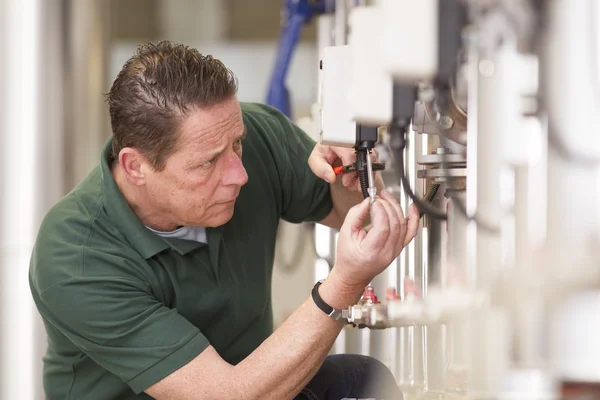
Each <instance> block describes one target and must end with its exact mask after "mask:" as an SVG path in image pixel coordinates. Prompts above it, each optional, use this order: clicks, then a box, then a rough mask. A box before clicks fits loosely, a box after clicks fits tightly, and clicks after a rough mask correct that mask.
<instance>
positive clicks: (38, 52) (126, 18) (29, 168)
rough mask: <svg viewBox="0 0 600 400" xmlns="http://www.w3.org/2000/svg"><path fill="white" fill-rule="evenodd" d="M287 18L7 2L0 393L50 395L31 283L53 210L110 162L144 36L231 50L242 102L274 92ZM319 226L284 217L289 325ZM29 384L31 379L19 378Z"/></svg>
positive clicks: (298, 63) (298, 59)
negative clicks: (103, 152)
mask: <svg viewBox="0 0 600 400" xmlns="http://www.w3.org/2000/svg"><path fill="white" fill-rule="evenodd" d="M281 22H282V14H281V2H280V1H278V0H253V1H247V0H0V38H1V40H0V43H2V44H3V46H2V47H3V50H2V52H0V94H1V96H0V121H1V125H0V126H1V127H2V128H1V132H2V135H1V136H0V146H1V147H0V149H1V152H2V166H1V167H0V171H1V174H0V191H1V193H2V196H1V199H0V206H1V207H0V210H1V212H2V214H1V217H0V218H1V219H0V221H2V224H1V226H2V231H1V232H2V233H1V237H0V289H1V295H2V297H1V298H0V323H1V325H0V399H7V400H8V399H16V397H14V396H15V395H17V394H18V398H19V399H23V400H29V399H41V398H43V393H42V391H41V379H40V378H41V366H42V363H41V357H42V355H43V353H44V349H45V333H44V328H43V325H42V323H41V320H40V319H39V317H38V314H37V311H36V310H35V308H34V305H33V302H32V300H31V295H30V292H29V287H28V284H27V272H28V264H29V257H30V253H31V247H32V245H33V240H34V239H35V234H36V232H37V227H38V226H39V223H40V221H41V218H42V217H43V216H44V214H45V212H46V211H47V210H48V209H49V208H50V207H51V206H52V205H53V204H54V203H55V202H56V201H58V199H59V198H60V197H61V196H63V195H64V194H65V193H67V192H68V191H69V190H70V189H71V188H73V187H74V186H75V185H76V184H77V183H78V182H79V181H80V180H81V179H82V178H83V177H85V176H86V174H87V173H88V172H89V171H90V170H91V169H92V168H93V167H94V166H95V165H96V164H97V163H98V161H99V154H100V149H101V146H102V144H103V143H104V142H105V140H106V139H107V138H108V136H109V135H110V125H109V120H108V111H107V107H106V104H105V103H104V97H103V93H106V92H108V90H109V88H110V85H111V83H112V81H113V80H114V78H115V77H116V75H117V73H118V72H119V70H120V68H121V66H122V65H123V64H124V63H125V61H127V59H128V58H129V57H131V56H132V55H133V54H134V52H135V50H136V46H138V45H139V44H142V43H146V42H149V41H158V40H162V39H168V40H172V41H176V42H180V43H184V44H187V45H189V46H192V47H196V48H197V49H198V50H199V51H200V52H201V53H203V54H211V55H213V56H214V57H216V58H218V59H220V60H222V61H223V62H224V63H225V64H226V65H227V66H228V67H229V68H230V69H232V70H233V72H234V73H235V74H236V75H237V77H238V78H239V99H240V100H241V101H255V102H265V99H266V96H267V89H268V83H269V78H270V74H271V71H272V69H273V65H274V62H275V54H276V47H277V41H278V36H279V33H280V28H281ZM315 35H316V29H315V27H314V23H311V24H309V25H307V26H306V27H305V28H304V29H303V31H302V34H301V37H300V42H299V45H298V47H297V48H296V51H295V53H294V56H293V60H292V64H291V66H290V72H289V75H290V79H288V88H289V90H290V93H291V100H292V101H291V109H292V116H293V118H294V119H296V120H297V119H300V118H301V117H303V116H306V115H309V112H310V107H311V104H312V103H313V102H314V101H315V100H316V97H317V65H318V64H317V60H318V55H317V52H316V43H315ZM312 240H313V229H311V228H310V227H307V226H303V225H300V226H294V225H291V224H284V225H282V227H281V232H280V240H279V242H278V243H279V244H278V246H279V247H278V254H277V261H276V264H277V265H276V266H275V271H276V272H275V276H274V280H273V306H274V314H275V315H274V316H275V322H276V324H277V325H279V324H280V323H281V322H282V321H283V320H284V319H285V318H286V317H287V316H288V315H289V314H290V313H291V312H293V311H294V310H295V308H296V307H297V306H298V305H299V304H300V302H301V301H302V300H303V299H305V298H306V296H307V295H308V293H309V292H308V291H309V289H310V288H311V287H312V285H313V284H314V276H315V275H314V261H315V258H316V255H315V250H314V244H313V241H312ZM16 382H19V383H16Z"/></svg>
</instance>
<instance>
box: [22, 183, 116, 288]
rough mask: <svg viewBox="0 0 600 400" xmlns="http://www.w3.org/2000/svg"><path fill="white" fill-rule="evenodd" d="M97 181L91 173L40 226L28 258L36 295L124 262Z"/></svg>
mask: <svg viewBox="0 0 600 400" xmlns="http://www.w3.org/2000/svg"><path fill="white" fill-rule="evenodd" d="M103 202H104V197H103V193H102V190H101V185H100V181H99V179H97V177H96V176H95V172H92V173H91V174H90V175H89V176H88V177H87V178H86V179H85V180H84V181H83V182H82V183H81V184H80V185H79V186H77V187H76V188H75V189H73V190H72V191H71V192H70V193H68V194H67V195H66V196H65V197H63V198H62V199H61V200H60V201H58V202H57V203H56V204H55V205H54V206H53V207H52V208H51V209H50V210H49V211H48V213H47V214H46V215H45V217H44V219H43V220H42V223H41V225H40V227H39V230H38V234H37V237H36V241H35V243H34V247H33V252H32V255H31V259H30V267H29V274H30V283H31V285H32V290H35V291H37V292H38V293H41V292H43V291H44V290H46V289H48V288H49V287H51V286H53V285H55V284H57V283H59V282H63V281H66V280H69V279H72V278H76V277H81V276H84V275H86V274H95V273H98V271H97V269H96V270H93V269H90V267H93V266H94V265H99V264H103V265H105V269H104V271H103V273H105V274H106V273H109V274H110V273H113V272H114V271H111V269H112V270H114V269H115V268H112V267H111V264H112V265H114V264H115V262H116V263H123V262H125V259H124V257H123V255H124V252H123V249H124V248H125V243H124V240H123V237H122V235H121V234H120V233H119V231H118V229H116V228H115V227H113V226H112V225H111V224H110V223H108V221H107V218H106V211H105V209H104V206H103Z"/></svg>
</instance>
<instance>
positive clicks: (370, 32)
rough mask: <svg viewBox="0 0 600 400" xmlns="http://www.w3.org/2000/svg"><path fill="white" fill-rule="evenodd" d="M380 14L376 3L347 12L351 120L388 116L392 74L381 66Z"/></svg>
mask: <svg viewBox="0 0 600 400" xmlns="http://www.w3.org/2000/svg"><path fill="white" fill-rule="evenodd" d="M380 26H381V14H380V10H379V9H378V8H377V7H356V8H354V9H352V12H351V13H350V28H351V30H350V32H351V34H350V47H351V51H352V61H351V67H352V86H351V87H350V107H351V113H352V117H353V118H354V120H355V121H356V122H358V123H364V124H368V125H373V126H379V125H385V124H387V123H389V122H390V121H391V119H392V78H391V76H390V75H389V74H388V73H386V72H385V71H384V69H383V66H382V64H381V59H380V52H379V49H378V48H377V46H373V43H378V42H379V41H380V39H381V34H380V29H379V28H380Z"/></svg>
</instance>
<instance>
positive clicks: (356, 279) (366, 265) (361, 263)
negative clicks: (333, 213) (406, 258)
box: [332, 190, 419, 288]
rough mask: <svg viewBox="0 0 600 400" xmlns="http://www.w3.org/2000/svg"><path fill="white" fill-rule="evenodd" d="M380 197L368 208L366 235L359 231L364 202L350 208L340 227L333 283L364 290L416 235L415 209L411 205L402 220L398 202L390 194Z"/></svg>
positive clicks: (417, 220) (365, 204)
mask: <svg viewBox="0 0 600 400" xmlns="http://www.w3.org/2000/svg"><path fill="white" fill-rule="evenodd" d="M381 196H382V197H381V198H377V200H376V201H375V203H374V204H373V206H372V207H371V228H370V229H369V231H368V232H367V231H365V230H364V229H363V223H364V220H365V218H366V217H367V215H368V214H369V200H368V199H365V200H364V201H363V202H362V203H360V204H359V205H357V206H355V207H353V208H351V209H350V211H349V212H348V215H347V217H346V220H345V221H344V224H343V225H342V229H341V231H340V235H339V239H338V247H337V258H336V267H335V268H334V270H333V271H332V274H333V273H334V272H335V273H336V275H337V276H336V278H337V280H339V281H341V282H344V284H345V285H347V286H348V287H361V288H364V287H365V286H366V285H367V284H368V283H369V282H370V281H371V280H372V279H373V278H374V277H375V276H376V275H378V274H379V273H381V272H382V271H384V270H385V269H386V268H387V267H388V266H389V265H390V264H391V263H392V262H393V261H394V259H396V258H397V257H398V256H399V255H400V252H401V251H402V249H403V248H404V247H405V246H406V245H407V244H408V243H410V241H411V240H412V239H413V238H414V237H415V235H416V233H417V229H418V226H419V212H418V210H417V208H416V207H415V206H414V205H412V206H411V207H410V208H409V212H408V218H405V217H404V213H403V212H402V207H400V203H398V201H397V200H396V199H395V198H394V197H393V196H392V195H391V194H389V193H388V192H387V191H385V190H384V191H382V192H381ZM336 269H337V271H336Z"/></svg>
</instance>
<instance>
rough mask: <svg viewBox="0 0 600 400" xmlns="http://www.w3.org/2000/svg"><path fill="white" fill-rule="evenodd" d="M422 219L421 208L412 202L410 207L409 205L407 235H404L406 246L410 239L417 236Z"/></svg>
mask: <svg viewBox="0 0 600 400" xmlns="http://www.w3.org/2000/svg"><path fill="white" fill-rule="evenodd" d="M420 219H421V217H420V216H419V209H418V208H417V206H416V205H414V204H411V205H410V207H408V224H407V227H406V236H404V247H406V246H407V245H408V244H409V243H410V241H411V240H413V238H414V237H415V236H417V231H418V230H419V220H420Z"/></svg>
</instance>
